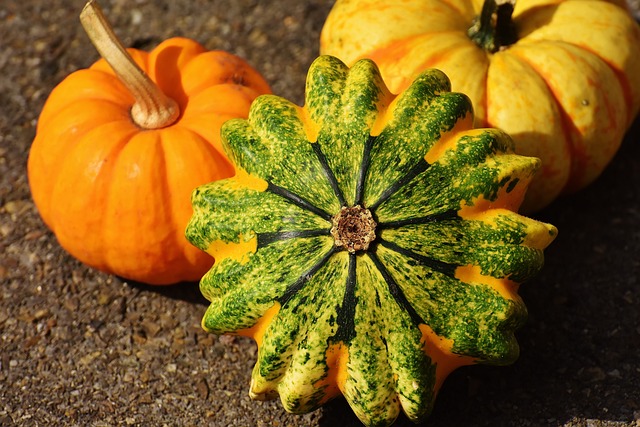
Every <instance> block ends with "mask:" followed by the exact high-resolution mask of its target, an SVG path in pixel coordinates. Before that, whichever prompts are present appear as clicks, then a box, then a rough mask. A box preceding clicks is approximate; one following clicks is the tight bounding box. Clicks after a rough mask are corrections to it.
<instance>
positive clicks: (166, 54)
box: [28, 2, 270, 285]
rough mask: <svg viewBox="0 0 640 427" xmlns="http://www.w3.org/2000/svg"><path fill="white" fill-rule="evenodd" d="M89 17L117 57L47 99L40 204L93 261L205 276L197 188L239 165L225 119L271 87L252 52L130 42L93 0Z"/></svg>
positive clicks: (37, 160) (63, 239) (39, 141)
mask: <svg viewBox="0 0 640 427" xmlns="http://www.w3.org/2000/svg"><path fill="white" fill-rule="evenodd" d="M81 21H82V22H83V25H84V26H85V29H86V30H87V34H88V35H89V37H90V38H91V39H92V42H93V43H94V45H95V46H96V48H97V49H98V51H99V52H100V53H101V55H102V56H103V58H106V59H101V60H99V61H98V62H96V63H95V64H93V65H92V66H91V67H90V68H89V69H85V70H80V71H76V72H74V73H73V74H71V75H69V76H68V77H67V78H66V79H64V80H63V81H62V82H61V83H60V84H59V85H58V86H57V87H56V88H54V90H53V91H52V93H51V94H50V96H49V98H48V100H47V101H46V103H45V105H44V108H43V110H42V113H41V115H40V118H39V122H38V126H37V132H36V137H35V140H34V141H33V144H32V147H31V151H30V154H29V160H28V176H29V184H30V187H31V192H32V196H33V199H34V202H35V204H36V206H37V208H38V210H39V212H40V215H41V216H42V219H43V221H44V222H45V223H46V225H47V226H48V227H49V228H51V230H52V231H53V232H54V234H55V235H56V237H57V239H58V241H59V242H60V245H61V246H62V247H63V248H64V249H66V250H67V251H68V252H69V253H70V254H71V255H73V256H74V257H76V258H77V259H79V260H80V261H82V262H84V263H86V264H88V265H89V266H92V267H94V268H97V269H99V270H102V271H105V272H107V273H111V274H116V275H118V276H121V277H124V278H127V279H131V280H135V281H139V282H144V283H149V284H158V285H160V284H172V283H177V282H180V281H196V280H198V279H200V277H201V276H202V274H203V273H204V272H206V271H207V269H208V268H209V267H211V265H212V263H213V259H212V258H211V257H210V256H209V255H207V254H206V253H204V252H202V251H200V250H198V249H195V248H194V247H193V246H191V245H190V244H189V243H188V242H187V240H186V239H185V237H184V229H185V227H186V224H187V222H188V220H189V218H190V216H191V205H190V203H189V200H190V195H191V192H192V190H193V189H194V188H196V187H197V186H199V185H202V184H204V183H207V182H211V181H215V180H218V179H221V178H226V177H229V176H232V175H233V174H234V168H233V166H232V165H231V164H230V163H229V162H228V160H227V158H226V157H225V155H224V154H223V151H222V147H221V143H220V137H219V131H220V126H221V125H222V123H223V122H225V121H226V120H228V119H229V118H236V117H246V116H247V114H248V111H249V106H250V104H251V102H252V101H253V99H254V98H255V97H256V96H258V95H259V94H263V93H269V92H270V89H269V86H268V84H267V83H266V82H265V80H264V79H263V78H262V77H261V76H260V75H259V73H258V72H257V71H256V70H254V69H253V68H252V67H251V66H249V65H248V64H247V63H246V62H245V61H243V60H242V59H240V58H238V57H236V56H234V55H232V54H229V53H226V52H222V51H207V50H206V49H205V48H204V47H202V46H201V45H200V44H198V43H196V42H195V41H192V40H189V39H186V38H172V39H169V40H166V41H165V42H163V43H161V44H160V45H159V46H158V47H156V48H155V49H154V50H153V51H151V52H150V53H147V52H143V51H139V50H134V49H129V50H125V49H124V48H123V47H122V45H120V44H119V42H118V41H117V39H116V38H115V35H114V34H113V31H112V30H111V28H110V27H109V25H108V23H107V22H106V20H105V18H104V16H103V15H102V13H101V12H100V9H99V7H98V6H97V5H96V4H95V3H93V2H90V3H89V4H87V6H86V7H85V9H84V10H83V12H82V14H81ZM107 61H108V62H109V63H108V62H107ZM110 64H111V65H110ZM114 70H115V71H114Z"/></svg>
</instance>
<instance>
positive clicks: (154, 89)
mask: <svg viewBox="0 0 640 427" xmlns="http://www.w3.org/2000/svg"><path fill="white" fill-rule="evenodd" d="M80 22H81V23H82V26H83V27H84V30H85V31H86V33H87V35H88V36H89V39H90V40H91V43H93V45H94V46H95V48H96V50H97V51H98V52H99V53H100V56H102V58H104V59H105V60H106V61H107V63H109V65H110V66H111V68H113V71H114V72H115V73H116V76H118V78H119V79H120V81H121V82H122V83H123V84H124V85H125V86H126V87H127V89H128V90H129V91H130V92H131V94H132V95H133V97H134V99H135V103H134V104H133V106H132V107H131V118H132V119H133V121H134V123H136V124H137V125H138V126H140V127H141V128H144V129H159V128H163V127H166V126H169V125H171V124H173V123H174V122H175V121H176V120H177V119H178V116H179V115H180V108H179V107H178V104H177V103H176V102H175V101H174V100H173V99H171V98H169V97H168V96H166V95H165V94H164V93H163V92H162V91H161V90H160V88H159V87H158V85H156V84H155V83H154V82H153V81H152V80H151V79H150V78H149V76H148V75H147V74H145V72H144V71H143V70H142V69H141V68H140V67H139V66H138V64H136V63H135V61H134V60H133V58H132V57H131V55H129V53H128V52H127V50H126V49H125V47H124V46H123V45H122V43H121V42H120V40H118V37H117V36H116V35H115V33H114V32H113V28H112V27H111V25H110V24H109V22H108V21H107V18H106V17H105V16H104V13H103V12H102V9H101V8H100V6H99V5H98V3H97V2H96V1H95V0H90V1H89V2H88V3H87V4H86V5H85V7H84V8H83V9H82V12H81V13H80Z"/></svg>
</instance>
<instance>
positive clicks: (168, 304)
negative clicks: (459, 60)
mask: <svg viewBox="0 0 640 427" xmlns="http://www.w3.org/2000/svg"><path fill="white" fill-rule="evenodd" d="M102 4H103V8H104V9H105V12H106V13H107V15H108V16H109V17H110V19H111V20H112V22H113V24H114V26H115V28H116V33H118V35H119V36H120V37H121V38H122V40H123V42H124V43H125V44H126V45H129V46H135V47H138V48H143V49H151V48H153V47H154V46H155V45H157V44H158V43H159V42H160V41H161V40H164V39H166V38H168V37H171V36H186V37H191V38H194V39H196V40H198V41H199V42H201V43H202V44H204V45H205V46H206V47H208V48H210V49H214V48H218V49H225V50H228V51H230V52H233V53H235V54H237V55H240V56H242V57H244V58H245V59H247V60H248V61H249V62H251V63H252V64H253V65H255V66H256V67H257V68H258V69H259V70H260V71H261V72H262V73H263V74H264V75H265V77H266V78H267V79H268V80H269V82H270V83H271V84H272V88H273V90H274V92H275V93H276V94H278V95H282V96H284V97H286V98H289V99H291V100H293V101H295V102H297V103H298V104H301V103H302V101H303V91H304V79H305V74H306V70H307V68H308V66H309V64H310V63H311V61H312V60H313V59H314V58H315V56H316V55H317V46H318V34H319V31H320V29H321V26H322V22H323V20H324V18H325V17H326V14H327V13H328V11H329V9H330V7H331V4H332V2H331V1H329V0H311V1H306V2H300V1H297V0H279V1H276V0H272V1H257V0H254V1H252V0H234V1H217V2H214V1H205V0H175V1H168V0H158V1H151V0H135V1H131V0H111V1H107V0H104V1H103V3H102ZM82 5H83V3H82V1H81V0H48V1H38V0H21V1H16V0H2V4H1V5H0V70H1V72H0V108H1V110H2V114H0V426H3V427H4V426H45V425H46V426H50V425H51V426H76V425H77V426H103V425H104V426H107V425H109V426H112V425H132V426H136V425H157V426H162V425H180V426H192V425H193V426H195V425H210V426H225V427H226V426H244V427H247V426H324V427H329V426H358V425H360V424H359V423H358V421H357V419H356V418H355V417H354V416H353V414H352V413H351V411H350V409H349V407H348V405H347V404H346V403H345V401H344V400H343V399H337V400H335V401H333V402H331V403H330V404H328V405H326V406H325V407H324V408H322V409H320V410H318V411H316V412H314V413H311V414H307V415H292V414H288V413H286V412H285V411H284V410H283V409H282V407H281V405H280V403H279V402H278V401H271V402H254V401H251V400H250V399H249V397H248V385H249V381H250V374H251V369H252V366H253V363H254V361H255V356H256V347H255V344H254V343H253V342H252V341H251V340H249V339H242V338H230V337H225V336H215V335H211V334H206V333H205V332H203V331H202V330H201V328H200V319H201V317H202V314H203V313H204V310H205V308H206V301H205V300H204V299H203V298H202V297H201V296H200V294H199V292H198V288H197V284H196V283H186V284H180V285H177V286H171V287H150V286H144V285H140V284H135V283H128V282H127V281H125V280H122V279H119V278H117V277H113V276H109V275H106V274H102V273H99V272H97V271H95V270H92V269H90V268H88V267H85V266H83V265H82V264H80V263H79V262H77V261H75V260H74V259H73V258H71V257H70V256H69V255H67V254H66V253H65V252H64V251H63V250H62V249H61V248H60V247H59V245H58V243H57V241H56V239H55V237H54V236H53V234H52V233H51V232H50V231H48V229H47V228H46V227H45V226H44V225H43V223H42V221H41V220H40V217H39V216H38V212H37V210H36V208H35V206H34V204H33V202H32V200H31V197H30V192H29V186H28V182H27V178H26V172H25V168H26V160H27V155H28V151H29V147H30V144H31V141H32V140H33V137H34V135H35V126H36V122H37V117H38V115H39V112H40V110H41V109H42V105H43V103H44V101H45V99H46V97H47V95H48V94H49V92H50V91H51V89H52V88H53V87H54V86H55V85H56V84H58V83H59V82H60V81H61V80H62V79H63V78H64V77H65V76H66V75H68V74H69V73H70V72H72V71H74V70H76V69H78V68H84V67H87V66H88V65H90V64H91V63H92V62H93V61H95V60H96V59H97V54H96V53H95V51H94V50H93V48H92V47H91V45H90V44H89V41H88V39H87V38H86V36H85V35H84V33H83V32H82V29H81V27H80V25H79V23H78V20H77V15H78V13H79V10H80V8H81V7H82ZM639 139H640V120H636V123H635V126H634V127H633V128H632V130H630V131H629V133H628V135H627V138H626V139H625V141H624V143H623V145H622V147H621V150H620V152H619V153H618V155H617V156H616V157H615V159H614V160H613V162H612V163H611V165H610V166H609V168H608V169H607V170H606V171H605V173H604V174H603V175H602V176H601V177H600V179H599V180H598V181H596V183H595V184H593V185H591V186H590V187H589V188H587V189H586V190H584V191H582V192H580V193H577V194H575V195H571V196H566V197H564V198H562V199H561V200H558V201H557V202H555V203H554V204H553V205H552V206H550V207H549V208H547V209H545V210H544V211H542V212H540V213H538V214H536V218H537V219H540V220H543V221H547V222H550V223H553V224H554V225H556V226H557V227H558V229H559V230H560V234H559V237H558V239H557V240H556V241H555V242H554V243H553V244H552V245H551V247H550V248H549V249H548V251H547V252H546V266H545V268H544V270H543V272H542V274H541V275H540V276H538V277H537V278H536V279H535V280H532V281H530V282H528V283H526V284H524V285H523V286H522V288H521V295H522V297H523V299H524V301H525V303H526V304H527V306H528V309H529V320H528V322H527V324H526V325H525V327H524V328H523V329H521V330H520V331H519V333H518V339H519V342H520V345H521V356H520V358H519V360H518V361H517V362H516V363H515V364H514V365H512V366H509V367H489V366H471V367H465V368H462V369H459V370H458V371H456V372H454V373H453V374H452V375H451V376H450V377H449V379H448V380H447V381H446V382H445V385H444V387H443V389H442V391H441V393H440V395H439V397H438V400H437V402H436V407H435V410H434V413H433V415H432V417H431V418H430V419H429V422H428V423H427V424H428V425H430V426H434V427H435V426H447V427H451V426H453V427H456V426H589V427H592V426H593V427H595V426H640V144H638V140H639ZM408 425H412V424H411V423H409V422H408V421H407V420H406V419H404V418H402V417H401V418H400V419H399V420H398V422H397V426H408Z"/></svg>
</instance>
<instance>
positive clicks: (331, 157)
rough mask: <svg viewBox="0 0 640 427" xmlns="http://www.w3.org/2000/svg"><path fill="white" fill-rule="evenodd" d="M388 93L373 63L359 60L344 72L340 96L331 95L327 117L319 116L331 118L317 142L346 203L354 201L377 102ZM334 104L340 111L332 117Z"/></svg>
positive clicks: (383, 98) (381, 101)
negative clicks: (332, 102) (333, 97)
mask: <svg viewBox="0 0 640 427" xmlns="http://www.w3.org/2000/svg"><path fill="white" fill-rule="evenodd" d="M318 66H321V63H320V64H318ZM311 89H312V91H313V92H315V93H317V92H319V91H321V90H331V87H330V86H326V87H324V88H322V87H312V88H311ZM388 96H389V93H388V91H387V90H386V87H385V86H384V84H383V83H382V77H381V76H380V72H379V71H378V68H377V67H376V66H375V64H374V63H373V62H371V61H360V62H358V63H357V64H356V65H354V66H353V67H352V68H351V69H350V70H349V72H348V73H347V75H346V79H345V83H344V87H343V89H342V93H341V96H340V98H337V99H334V102H336V104H337V105H336V106H335V107H332V108H331V109H329V110H328V112H329V113H330V114H329V115H328V116H327V117H322V118H320V123H330V122H329V120H333V123H331V125H330V126H323V127H322V128H321V129H320V133H319V135H318V144H319V145H320V146H321V148H322V151H323V152H324V153H325V155H326V158H327V162H328V164H329V167H330V168H331V170H333V173H334V175H335V177H336V180H337V182H338V185H339V186H340V188H341V190H342V193H343V194H344V196H345V199H346V202H347V205H349V206H352V205H354V204H355V196H356V183H357V177H358V172H359V170H360V166H361V163H362V156H363V152H364V147H365V143H366V141H367V139H368V138H369V134H370V132H371V127H372V126H373V123H374V122H375V120H376V119H377V117H378V113H379V111H381V110H382V109H383V107H382V106H381V105H380V104H381V103H383V102H385V101H386V100H388ZM334 108H335V109H337V110H338V111H339V114H337V115H335V116H333V117H332V116H331V113H332V112H333V109H334ZM317 114H318V113H315V114H314V115H317ZM320 114H321V113H320Z"/></svg>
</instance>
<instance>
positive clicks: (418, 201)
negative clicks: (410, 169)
mask: <svg viewBox="0 0 640 427" xmlns="http://www.w3.org/2000/svg"><path fill="white" fill-rule="evenodd" d="M512 147H513V142H512V141H511V138H509V136H507V135H506V134H505V133H503V132H500V131H497V130H485V131H483V132H482V133H480V134H479V135H474V136H468V135H464V136H462V137H461V138H460V139H459V140H458V142H457V146H456V149H453V150H449V151H447V152H445V153H444V155H443V156H442V157H441V158H440V159H439V160H438V161H437V162H435V163H434V164H432V165H431V166H430V167H429V168H428V169H427V170H426V171H425V172H423V173H421V174H419V175H418V176H416V178H415V179H413V180H412V181H410V182H409V183H408V184H407V185H406V186H404V187H403V188H401V189H400V190H398V191H397V192H396V193H395V194H394V195H392V196H391V197H390V198H389V199H388V200H387V201H386V202H384V203H382V204H381V205H380V207H379V208H377V209H376V215H377V218H378V221H379V222H381V223H384V222H388V221H399V220H406V219H409V218H419V217H423V216H426V215H434V214H439V213H442V212H446V211H448V210H451V209H455V210H457V209H460V208H461V207H462V205H463V202H464V204H469V205H472V204H473V200H474V199H475V198H477V197H479V196H483V198H484V199H486V200H490V201H493V200H495V199H496V198H497V196H498V193H499V191H500V190H501V189H502V188H505V189H506V188H508V187H511V191H513V189H514V187H515V186H522V185H527V184H528V183H529V181H531V179H532V177H533V175H534V174H535V172H536V170H537V168H538V166H539V160H538V159H535V158H532V157H524V156H517V155H513V154H505V153H510V152H511V150H512Z"/></svg>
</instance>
